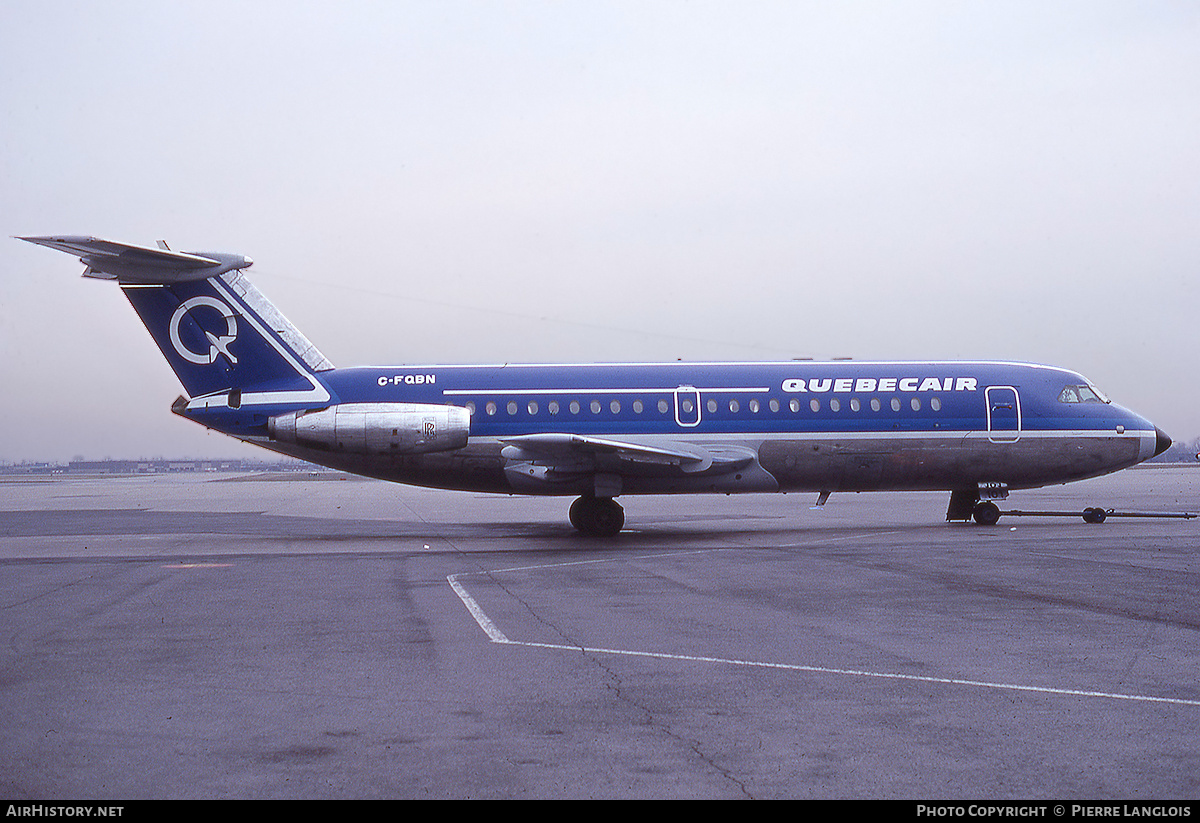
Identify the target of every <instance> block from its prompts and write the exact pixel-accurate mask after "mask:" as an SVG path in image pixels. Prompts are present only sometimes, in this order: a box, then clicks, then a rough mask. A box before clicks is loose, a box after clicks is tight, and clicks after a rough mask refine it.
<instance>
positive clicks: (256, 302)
mask: <svg viewBox="0 0 1200 823" xmlns="http://www.w3.org/2000/svg"><path fill="white" fill-rule="evenodd" d="M17 239H21V240H26V241H28V242H30V243H36V244H38V245H41V246H46V247H48V248H51V249H57V250H59V251H64V252H67V253H70V254H72V255H77V256H79V258H80V261H81V262H82V263H83V264H84V265H85V266H86V269H85V271H84V272H83V276H84V277H91V278H99V279H105V280H115V281H116V282H117V283H118V284H119V285H120V287H121V288H122V289H123V291H124V293H125V296H126V297H127V298H128V299H129V302H130V303H131V304H132V305H133V308H134V310H135V311H136V312H137V313H138V315H139V316H140V317H141V319H142V322H143V323H144V324H145V326H146V328H147V329H148V330H149V332H150V335H151V337H153V339H154V341H155V343H157V344H158V347H159V349H161V350H162V353H163V355H164V356H165V357H166V359H167V361H168V363H169V364H170V365H171V368H172V369H173V370H174V371H175V374H176V375H177V376H178V378H179V381H180V383H181V384H182V385H183V388H184V391H185V393H186V394H185V395H183V396H180V397H179V398H178V399H177V400H176V401H175V402H174V403H173V404H172V406H171V410H172V411H173V412H174V413H175V414H178V415H180V416H182V417H185V418H187V419H189V420H192V421H195V422H197V423H200V424H201V425H204V426H206V427H208V428H210V429H214V430H216V431H219V432H222V433H224V434H227V435H230V436H232V437H235V438H237V439H239V440H242V441H245V442H247V443H252V444H254V445H256V446H261V447H263V448H266V449H270V450H271V451H274V452H278V453H281V454H285V455H289V456H291V457H296V458H299V459H301V460H306V461H309V462H311V463H315V464H318V465H321V466H326V467H329V468H333V469H339V470H342V471H346V472H351V473H354V474H359V475H365V476H367V477H372V478H378V479H382V480H389V481H395V482H400V483H407V484H412V485H419V486H428V487H435V488H441V489H458V490H470V491H476V492H500V493H507V494H527V495H559V496H570V497H575V498H576V500H575V501H574V502H573V503H572V504H571V506H570V509H569V513H568V518H569V520H570V522H571V524H572V525H573V526H574V527H575V528H576V529H577V530H579V531H580V532H582V533H584V534H586V535H593V536H612V535H615V534H617V533H618V532H620V531H621V529H622V528H623V527H624V523H625V514H624V510H623V508H622V507H621V505H620V504H619V503H617V502H616V498H617V497H618V496H622V495H640V494H683V493H724V494H732V493H748V492H810V493H812V492H816V493H818V495H819V496H818V500H817V505H819V506H820V505H824V503H825V501H826V500H827V499H828V498H829V495H830V494H831V493H832V492H850V491H854V492H863V491H906V490H907V491H917V490H922V491H935V490H936V491H948V492H950V502H949V506H948V508H947V512H946V520H947V521H969V520H974V521H975V522H976V523H977V524H981V525H994V524H995V523H996V522H997V520H998V519H999V517H1000V515H1001V511H1000V509H999V507H998V506H997V503H996V501H997V500H1004V499H1006V498H1007V496H1008V492H1009V491H1010V490H1016V489H1030V488H1036V487H1040V486H1046V485H1051V484H1060V483H1066V482H1070V481H1075V480H1081V479H1084V478H1088V477H1095V476H1099V475H1103V474H1107V473H1110V472H1114V471H1118V470H1120V469H1123V468H1127V467H1129V466H1133V465H1135V464H1137V463H1140V462H1142V461H1144V460H1147V459H1149V458H1151V457H1154V456H1156V455H1158V454H1161V453H1162V452H1163V451H1165V450H1166V449H1167V448H1168V447H1169V446H1170V444H1171V439H1170V438H1169V437H1168V436H1167V435H1166V434H1165V433H1163V431H1162V430H1161V429H1158V428H1157V427H1156V426H1154V424H1152V423H1150V422H1149V421H1148V420H1146V419H1145V418H1143V417H1140V416H1138V415H1137V414H1135V413H1133V412H1132V411H1129V410H1127V409H1124V408H1122V407H1121V406H1118V405H1116V404H1114V403H1112V402H1111V401H1110V400H1109V399H1108V398H1107V397H1106V396H1105V395H1104V394H1102V393H1101V392H1100V390H1099V389H1097V388H1096V387H1095V386H1094V385H1093V384H1092V383H1091V382H1089V381H1088V380H1086V379H1085V378H1083V377H1082V376H1081V375H1079V374H1077V373H1076V372H1073V371H1069V370H1066V369H1061V368H1056V367H1052V366H1044V365H1037V364H1030V363H1015V362H992V361H963V362H960V361H954V362H906V361H897V362H863V361H847V360H834V361H829V362H819V361H785V362H774V363H735V362H713V363H690V362H676V363H644V364H643V363H626V364H583V365H533V364H529V365H510V364H503V365H436V366H360V367H353V368H335V367H334V365H333V363H331V362H330V361H329V360H328V359H327V358H326V357H325V356H324V355H323V354H321V352H320V350H318V349H317V348H316V346H314V345H313V344H312V343H311V342H310V341H309V340H308V338H306V337H305V336H304V335H303V334H301V333H300V331H299V330H298V329H296V328H295V327H294V326H293V325H292V324H291V323H289V322H288V321H287V320H286V319H285V318H284V316H283V315H282V314H281V313H280V312H279V310H278V309H276V308H275V306H274V305H272V304H271V303H270V302H269V301H268V300H267V299H266V298H265V297H264V296H263V294H262V293H261V292H260V291H259V290H258V289H257V288H256V287H255V286H253V285H252V284H251V283H250V281H249V280H248V279H247V276H246V274H245V270H246V269H248V268H250V266H251V265H252V263H253V261H252V260H251V259H250V258H249V257H244V256H242V255H236V254H226V253H213V252H177V251H172V250H171V249H169V248H168V247H167V244H166V243H165V242H162V241H159V243H158V246H157V247H156V248H152V247H149V246H138V245H130V244H126V243H116V242H112V241H108V240H101V239H98V238H95V237H88V236H46V237H21V238H17ZM1096 511H1100V512H1103V510H1101V509H1098V510H1096ZM1085 519H1086V518H1085ZM1101 519H1102V515H1101ZM1093 522H1095V521H1093Z"/></svg>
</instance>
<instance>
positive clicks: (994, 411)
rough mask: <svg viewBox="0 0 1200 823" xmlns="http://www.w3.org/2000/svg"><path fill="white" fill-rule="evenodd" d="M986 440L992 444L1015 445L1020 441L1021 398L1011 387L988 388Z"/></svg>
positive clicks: (986, 393) (986, 394)
mask: <svg viewBox="0 0 1200 823" xmlns="http://www.w3.org/2000/svg"><path fill="white" fill-rule="evenodd" d="M985 396H986V398H987V425H988V439H989V440H991V441H992V442H993V443H1015V442H1017V441H1018V440H1020V439H1021V397H1020V395H1018V394H1017V390H1016V389H1015V388H1013V387H1012V386H988V387H987V391H986V392H985Z"/></svg>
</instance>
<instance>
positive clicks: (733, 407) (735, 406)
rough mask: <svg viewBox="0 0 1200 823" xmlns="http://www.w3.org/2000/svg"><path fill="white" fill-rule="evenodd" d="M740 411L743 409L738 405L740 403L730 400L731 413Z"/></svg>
mask: <svg viewBox="0 0 1200 823" xmlns="http://www.w3.org/2000/svg"><path fill="white" fill-rule="evenodd" d="M739 409H741V406H739V405H738V401H736V400H730V401H729V410H730V411H731V412H734V413H737V411H738V410H739Z"/></svg>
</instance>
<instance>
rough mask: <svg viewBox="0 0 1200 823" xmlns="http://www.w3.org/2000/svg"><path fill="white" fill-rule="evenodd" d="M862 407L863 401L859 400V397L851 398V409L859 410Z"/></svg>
mask: <svg viewBox="0 0 1200 823" xmlns="http://www.w3.org/2000/svg"><path fill="white" fill-rule="evenodd" d="M860 409H862V403H860V402H858V398H857V397H851V398H850V411H859V410H860Z"/></svg>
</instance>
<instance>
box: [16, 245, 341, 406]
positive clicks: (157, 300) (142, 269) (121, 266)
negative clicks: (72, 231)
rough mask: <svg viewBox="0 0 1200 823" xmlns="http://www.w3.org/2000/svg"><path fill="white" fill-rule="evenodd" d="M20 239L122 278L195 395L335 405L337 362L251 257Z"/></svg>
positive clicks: (96, 273) (92, 272)
mask: <svg viewBox="0 0 1200 823" xmlns="http://www.w3.org/2000/svg"><path fill="white" fill-rule="evenodd" d="M20 239H22V240H28V241H29V242H31V243H37V244H39V245H42V246H47V247H49V248H54V249H58V250H59V251H66V252H70V253H75V254H82V257H81V258H80V259H81V261H82V262H83V263H85V264H86V265H87V267H88V268H87V270H86V271H85V272H84V276H85V277H100V278H103V279H109V280H117V281H118V282H119V283H120V284H121V287H122V290H123V291H124V292H125V296H126V297H127V298H128V299H129V302H130V303H131V304H132V305H133V308H134V310H136V311H137V313H138V316H139V317H141V318H142V322H143V323H144V324H145V325H146V328H147V329H148V330H149V332H150V335H151V336H152V337H153V338H154V342H156V343H157V344H158V347H159V349H161V350H162V353H163V356H164V357H166V359H167V362H168V363H169V364H170V365H171V368H172V369H173V370H174V371H175V374H176V376H178V377H179V382H180V383H182V384H183V387H184V390H185V391H186V392H187V393H188V395H189V396H191V397H202V396H205V395H212V394H222V393H229V392H232V391H234V390H236V391H237V393H238V395H239V396H240V398H239V404H241V405H244V404H255V403H283V402H303V403H321V402H325V401H327V400H328V399H329V392H328V391H327V390H326V388H325V386H324V385H323V384H322V382H321V381H320V380H319V379H318V377H317V374H318V373H319V372H322V371H327V370H329V369H332V368H333V364H332V363H330V362H329V360H328V359H326V358H325V356H324V355H323V354H321V352H320V351H318V350H317V348H316V346H314V345H313V344H312V343H310V342H309V341H308V339H307V338H306V337H305V336H304V335H303V334H301V333H300V332H299V330H297V329H296V328H295V327H294V326H293V325H292V324H291V323H289V322H288V321H287V319H286V318H284V316H283V315H282V314H280V313H279V311H278V309H276V308H275V307H274V306H273V305H272V304H271V303H270V301H268V300H267V299H266V298H265V297H264V296H263V295H262V293H261V292H260V291H259V290H258V289H256V288H255V287H254V286H253V285H252V284H251V283H250V281H249V280H247V279H246V277H245V275H243V274H242V272H241V270H242V269H244V268H248V267H249V266H250V265H251V264H252V262H253V261H251V260H250V259H249V258H246V257H242V256H240V255H231V254H213V253H207V252H205V253H182V252H173V251H170V250H168V249H165V248H162V247H160V248H157V249H151V248H148V247H144V246H131V245H127V244H123V243H113V242H111V241H106V240H98V239H97V238H94V237H75V236H68V237H22V238H20ZM231 405H232V402H231Z"/></svg>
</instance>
